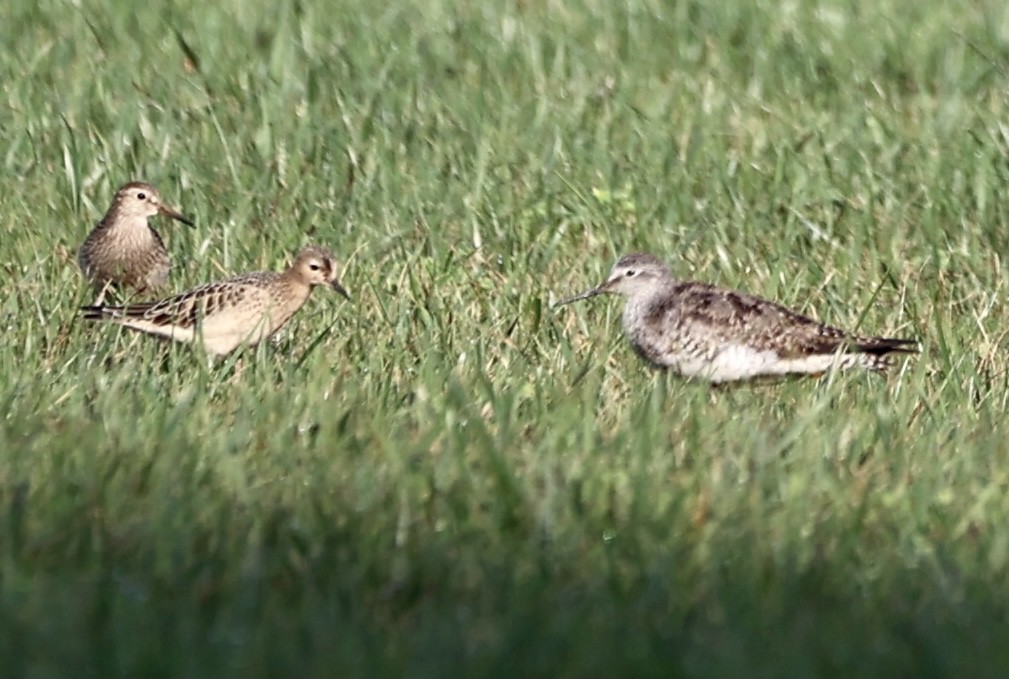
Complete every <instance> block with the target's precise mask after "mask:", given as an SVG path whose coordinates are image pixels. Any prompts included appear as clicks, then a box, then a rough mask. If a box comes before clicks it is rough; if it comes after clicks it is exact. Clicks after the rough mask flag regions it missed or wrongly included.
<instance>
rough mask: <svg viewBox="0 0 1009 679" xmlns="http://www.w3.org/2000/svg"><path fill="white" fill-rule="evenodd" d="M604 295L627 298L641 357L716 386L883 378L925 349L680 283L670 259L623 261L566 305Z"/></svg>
mask: <svg viewBox="0 0 1009 679" xmlns="http://www.w3.org/2000/svg"><path fill="white" fill-rule="evenodd" d="M603 293H616V294H620V295H623V296H624V297H625V298H626V304H625V306H624V313H623V327H624V332H625V333H626V334H627V337H628V339H630V341H631V344H632V345H633V346H634V349H635V350H636V351H637V352H638V354H640V355H641V356H642V357H644V358H645V359H647V360H648V361H650V362H651V363H653V364H655V365H656V366H659V367H663V368H670V369H671V370H673V371H674V372H676V373H678V374H679V375H682V376H684V377H688V378H700V379H704V380H708V381H710V382H715V383H721V382H731V381H736V380H747V379H751V378H758V377H769V376H784V375H802V374H807V375H819V374H822V373H824V372H826V371H827V370H829V369H831V368H835V367H836V368H838V369H845V368H853V367H860V368H866V369H869V370H873V371H878V372H882V371H883V370H885V369H886V368H887V367H889V366H890V365H891V364H892V356H891V354H902V353H903V354H907V353H914V352H916V351H917V347H916V345H917V342H916V341H915V340H910V339H894V338H889V337H865V336H861V335H853V334H851V333H848V332H846V331H844V330H841V329H839V328H835V327H831V326H829V325H825V324H823V323H820V322H818V321H814V320H813V319H811V318H808V317H806V316H803V315H801V314H799V313H796V312H794V311H791V310H789V309H787V308H785V307H783V306H780V305H778V304H775V303H774V302H770V301H767V300H765V299H761V298H759V297H754V296H753V295H748V294H746V293H742V292H736V291H734V290H727V289H724V288H719V287H716V286H714V285H709V284H707V283H697V282H692V281H678V280H676V279H674V278H673V276H672V274H671V273H670V271H669V268H668V267H667V266H666V264H665V263H664V262H662V260H660V259H659V258H657V257H655V256H653V255H649V254H642V253H637V254H630V255H625V256H624V257H621V258H620V260H619V261H618V262H617V263H616V265H614V267H613V269H612V270H611V271H610V275H609V276H608V277H607V279H606V281H605V282H603V283H602V284H600V285H598V286H596V287H594V288H592V289H591V290H587V291H585V292H583V293H582V294H580V295H576V296H574V297H571V298H570V299H566V300H563V301H561V302H559V303H558V306H560V305H562V304H570V303H571V302H575V301H578V300H581V299H588V298H590V297H595V296H596V295H600V294H603Z"/></svg>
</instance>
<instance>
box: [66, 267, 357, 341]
mask: <svg viewBox="0 0 1009 679" xmlns="http://www.w3.org/2000/svg"><path fill="white" fill-rule="evenodd" d="M317 285H328V286H330V287H332V288H333V289H334V290H336V291H337V292H338V293H340V294H341V295H343V296H344V297H346V298H347V299H350V295H349V294H348V293H347V291H346V290H345V289H344V288H343V286H342V285H340V283H339V281H338V280H337V278H336V260H335V258H334V257H333V255H332V254H330V253H329V251H327V250H325V249H323V248H320V247H308V248H305V249H304V250H302V251H301V252H300V253H299V254H298V256H297V258H296V259H295V260H294V263H293V264H291V266H290V267H289V268H288V269H287V270H286V271H283V272H275V271H265V272H257V273H247V274H243V275H240V276H234V277H232V278H228V279H225V280H222V281H218V282H215V283H209V284H207V285H203V286H201V287H198V288H194V289H193V290H189V291H188V292H184V293H182V294H180V295H176V296H174V297H169V298H168V299H164V300H161V301H159V302H149V303H144V304H129V305H126V306H102V305H99V306H86V307H81V310H82V311H83V312H84V318H86V319H89V320H99V319H105V320H109V321H112V322H113V323H118V324H120V325H124V326H126V327H127V328H132V329H134V330H139V331H141V332H145V333H148V334H151V335H157V336H160V337H165V338H168V339H172V340H176V341H179V342H196V343H200V344H202V345H203V347H204V349H205V350H206V351H207V352H208V353H210V354H213V355H217V356H221V355H224V354H228V353H230V352H232V351H234V350H235V349H237V348H238V347H239V346H241V345H242V344H246V345H250V346H251V345H255V344H257V343H258V342H261V341H262V340H264V339H266V338H268V337H270V336H271V335H273V334H274V333H275V332H277V331H278V330H280V328H281V327H283V326H284V324H285V323H287V321H288V320H290V318H291V317H292V316H293V315H294V314H295V312H297V311H298V309H300V308H301V307H302V305H303V304H304V303H305V302H306V301H307V300H308V296H309V294H310V293H311V292H312V288H314V287H315V286H317Z"/></svg>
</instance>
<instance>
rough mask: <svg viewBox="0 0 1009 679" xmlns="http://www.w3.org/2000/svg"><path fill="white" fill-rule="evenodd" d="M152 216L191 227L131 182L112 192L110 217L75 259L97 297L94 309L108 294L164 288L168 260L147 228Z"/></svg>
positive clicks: (158, 239)
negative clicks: (117, 289) (97, 293)
mask: <svg viewBox="0 0 1009 679" xmlns="http://www.w3.org/2000/svg"><path fill="white" fill-rule="evenodd" d="M157 214H163V215H167V216H169V217H171V218H172V219H177V220H178V221H180V222H182V223H183V224H188V225H189V226H192V225H193V222H192V221H191V220H189V219H187V218H186V217H184V216H183V215H182V214H181V213H180V212H178V211H177V210H174V209H172V208H170V207H168V206H167V205H165V204H164V202H162V200H161V196H160V195H159V194H158V192H157V190H156V189H155V188H154V187H153V186H151V185H150V184H145V183H143V182H130V183H129V184H125V185H124V186H122V187H120V189H119V190H118V191H116V196H115V198H113V199H112V205H111V206H109V211H108V212H106V213H105V216H104V217H103V218H102V220H101V221H100V222H98V224H97V226H95V228H94V229H93V230H92V231H91V233H89V234H88V237H87V238H86V239H85V240H84V244H83V245H81V248H80V251H79V252H78V255H77V259H78V262H79V263H80V266H81V271H83V272H84V276H85V277H86V278H87V279H88V281H89V282H90V283H91V284H92V285H93V286H94V287H95V289H96V290H97V291H98V292H99V295H100V296H99V303H100V300H101V299H104V295H105V291H106V290H107V289H109V288H124V289H127V290H129V291H132V292H134V293H137V294H141V295H144V294H151V293H156V292H158V291H160V290H162V289H164V288H165V286H166V285H167V284H168V272H169V270H170V269H171V259H170V258H169V256H168V250H167V249H166V248H165V244H164V242H163V241H162V240H161V236H159V235H158V232H157V231H155V230H154V229H153V228H151V226H150V224H149V223H148V218H149V217H153V216H154V215H157Z"/></svg>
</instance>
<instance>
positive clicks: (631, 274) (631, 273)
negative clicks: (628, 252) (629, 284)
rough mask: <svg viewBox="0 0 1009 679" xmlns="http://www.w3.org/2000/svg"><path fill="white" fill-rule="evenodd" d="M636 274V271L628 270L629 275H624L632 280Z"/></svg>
mask: <svg viewBox="0 0 1009 679" xmlns="http://www.w3.org/2000/svg"><path fill="white" fill-rule="evenodd" d="M636 273H637V272H636V271H635V270H634V269H630V270H628V272H627V273H625V274H624V275H625V276H627V277H628V278H630V277H631V276H633V275H634V274H636Z"/></svg>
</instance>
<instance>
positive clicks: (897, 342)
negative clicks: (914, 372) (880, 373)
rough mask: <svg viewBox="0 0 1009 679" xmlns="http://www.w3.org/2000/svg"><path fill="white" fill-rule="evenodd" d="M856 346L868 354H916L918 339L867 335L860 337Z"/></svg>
mask: <svg viewBox="0 0 1009 679" xmlns="http://www.w3.org/2000/svg"><path fill="white" fill-rule="evenodd" d="M855 347H856V348H857V349H858V350H859V351H861V352H862V353H866V354H875V355H877V356H883V355H885V354H892V353H900V354H916V353H918V350H919V349H918V340H916V339H903V338H897V337H867V338H860V339H859V340H858V342H857V343H856V344H855Z"/></svg>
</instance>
